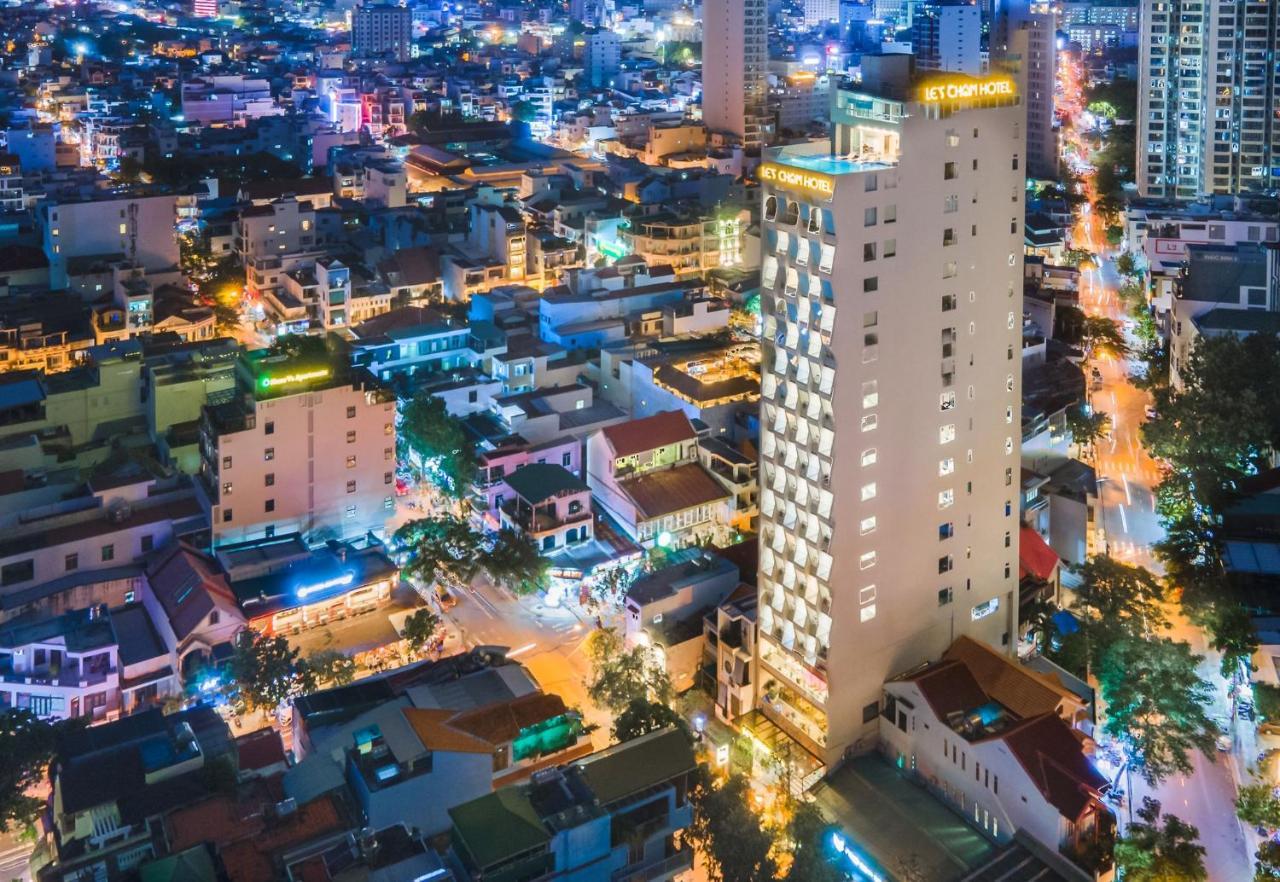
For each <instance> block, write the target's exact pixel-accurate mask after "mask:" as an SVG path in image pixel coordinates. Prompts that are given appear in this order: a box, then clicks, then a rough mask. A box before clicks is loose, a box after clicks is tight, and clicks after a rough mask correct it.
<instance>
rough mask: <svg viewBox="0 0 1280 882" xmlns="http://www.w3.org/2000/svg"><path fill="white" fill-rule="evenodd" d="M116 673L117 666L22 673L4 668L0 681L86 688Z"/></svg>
mask: <svg viewBox="0 0 1280 882" xmlns="http://www.w3.org/2000/svg"><path fill="white" fill-rule="evenodd" d="M118 673H119V670H118V669H117V668H107V669H106V670H103V671H85V672H82V671H80V670H78V669H68V670H65V671H58V672H56V673H55V672H53V671H50V670H47V669H46V670H44V671H32V672H29V673H24V672H15V671H13V670H11V669H7V668H6V669H4V670H0V683H11V684H13V685H15V686H58V687H61V688H63V689H87V688H88V687H90V686H99V685H101V684H103V683H106V682H107V681H108V680H113V679H115V678H116V677H117V675H118Z"/></svg>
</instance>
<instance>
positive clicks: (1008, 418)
mask: <svg viewBox="0 0 1280 882" xmlns="http://www.w3.org/2000/svg"><path fill="white" fill-rule="evenodd" d="M1004 421H1005V422H1006V423H1011V422H1013V405H1009V406H1008V407H1006V408H1005V409H1004Z"/></svg>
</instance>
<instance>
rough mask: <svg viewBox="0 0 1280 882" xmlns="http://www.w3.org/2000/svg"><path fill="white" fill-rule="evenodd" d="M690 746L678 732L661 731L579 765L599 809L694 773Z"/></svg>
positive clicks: (694, 762) (693, 760)
mask: <svg viewBox="0 0 1280 882" xmlns="http://www.w3.org/2000/svg"><path fill="white" fill-rule="evenodd" d="M696 764H697V762H696V760H695V759H694V755H693V745H691V744H690V743H689V738H688V736H686V735H685V734H684V733H683V732H681V731H680V730H679V729H663V730H662V731H660V732H652V733H650V734H648V735H645V736H643V737H641V738H637V739H635V740H634V741H627V742H625V743H623V744H616V745H614V746H613V747H610V748H608V749H607V750H602V751H600V752H599V753H596V754H592V755H591V756H589V757H586V758H585V759H583V760H581V762H580V763H579V765H580V766H581V768H582V773H583V775H584V776H585V777H586V779H587V784H588V786H590V787H591V791H592V793H594V794H595V796H596V799H597V801H598V802H599V804H600V805H602V806H607V805H609V804H610V803H612V802H616V801H617V800H619V799H623V798H624V797H627V796H630V795H631V794H633V793H639V792H640V791H641V790H647V789H648V788H650V787H653V786H655V785H657V784H662V783H663V782H666V781H670V780H671V779H672V778H675V777H676V776H678V775H682V774H686V773H688V772H691V771H693V768H694V766H695V765H696Z"/></svg>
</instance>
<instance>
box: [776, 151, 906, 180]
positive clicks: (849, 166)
mask: <svg viewBox="0 0 1280 882" xmlns="http://www.w3.org/2000/svg"><path fill="white" fill-rule="evenodd" d="M773 161H774V162H776V163H779V164H780V165H789V166H791V167H792V168H802V169H804V170H805V171H812V172H820V173H821V174H824V175H848V174H853V173H854V172H864V171H872V170H874V169H880V168H891V167H892V164H891V163H888V162H865V161H856V160H852V159H843V158H841V157H838V156H832V155H831V154H829V153H804V152H802V151H799V150H795V149H793V148H790V147H783V148H782V149H781V150H779V151H778V153H777V154H776V155H774V157H773Z"/></svg>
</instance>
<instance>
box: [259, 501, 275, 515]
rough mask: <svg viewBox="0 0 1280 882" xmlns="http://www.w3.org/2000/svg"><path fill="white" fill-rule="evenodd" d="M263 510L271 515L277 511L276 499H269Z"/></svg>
mask: <svg viewBox="0 0 1280 882" xmlns="http://www.w3.org/2000/svg"><path fill="white" fill-rule="evenodd" d="M262 510H263V511H265V512H266V513H267V514H271V512H273V511H275V510H276V501H275V500H274V499H268V500H267V501H266V503H265V504H264V505H263V507H262Z"/></svg>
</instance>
